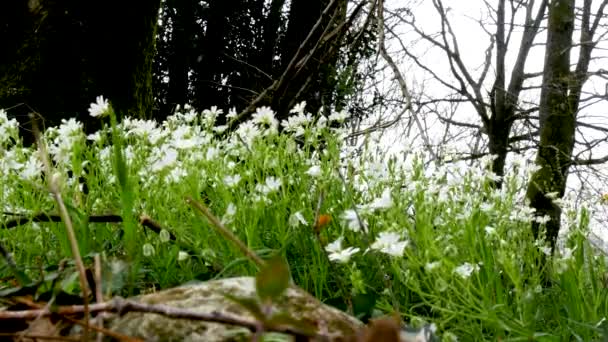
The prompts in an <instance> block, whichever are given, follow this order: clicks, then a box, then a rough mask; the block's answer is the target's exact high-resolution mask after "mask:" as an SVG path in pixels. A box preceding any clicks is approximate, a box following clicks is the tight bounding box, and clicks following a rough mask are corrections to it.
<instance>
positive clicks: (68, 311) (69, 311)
mask: <svg viewBox="0 0 608 342" xmlns="http://www.w3.org/2000/svg"><path fill="white" fill-rule="evenodd" d="M87 310H88V312H90V313H99V312H114V313H118V314H120V315H124V314H126V313H128V312H143V313H155V314H159V315H162V316H165V317H168V318H173V319H189V320H195V321H205V322H212V323H220V324H229V325H235V326H241V327H245V328H247V329H249V330H251V331H252V332H254V331H256V329H257V322H256V321H253V320H247V319H242V318H239V317H235V316H233V315H226V314H223V313H221V312H218V311H213V312H210V313H205V312H200V311H195V310H189V309H183V308H175V307H172V306H168V305H154V304H145V303H138V302H134V301H131V300H126V299H123V298H120V297H116V298H114V299H112V300H111V301H108V302H104V303H95V304H91V305H89V306H88V308H87ZM84 311H85V306H84V305H66V306H59V307H56V308H53V310H50V309H33V310H22V311H0V320H6V319H32V318H35V317H48V316H51V315H55V314H57V315H62V316H64V315H74V314H81V313H83V312H84ZM91 328H92V329H99V328H97V327H91ZM264 328H265V329H266V331H270V332H278V333H284V334H289V335H292V336H296V337H298V336H299V337H313V338H328V336H325V335H322V334H318V333H310V332H307V331H303V330H300V329H299V328H297V327H292V326H283V325H274V324H269V325H266V326H264Z"/></svg>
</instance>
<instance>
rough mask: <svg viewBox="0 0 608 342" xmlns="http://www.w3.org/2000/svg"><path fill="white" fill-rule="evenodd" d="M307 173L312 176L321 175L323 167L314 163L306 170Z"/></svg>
mask: <svg viewBox="0 0 608 342" xmlns="http://www.w3.org/2000/svg"><path fill="white" fill-rule="evenodd" d="M306 174H307V175H309V176H311V177H319V176H320V175H321V167H320V166H319V165H313V166H311V167H310V168H309V169H308V171H306Z"/></svg>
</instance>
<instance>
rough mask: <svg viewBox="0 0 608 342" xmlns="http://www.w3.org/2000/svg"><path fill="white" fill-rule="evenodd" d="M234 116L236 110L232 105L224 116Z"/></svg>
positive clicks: (230, 117)
mask: <svg viewBox="0 0 608 342" xmlns="http://www.w3.org/2000/svg"><path fill="white" fill-rule="evenodd" d="M236 116H237V112H236V108H234V107H232V108H230V110H229V111H228V114H226V118H228V119H232V118H236Z"/></svg>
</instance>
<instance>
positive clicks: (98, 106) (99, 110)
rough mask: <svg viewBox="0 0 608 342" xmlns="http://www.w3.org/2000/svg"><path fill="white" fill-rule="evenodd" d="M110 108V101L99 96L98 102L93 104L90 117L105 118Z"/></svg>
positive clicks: (90, 108)
mask: <svg viewBox="0 0 608 342" xmlns="http://www.w3.org/2000/svg"><path fill="white" fill-rule="evenodd" d="M109 108H110V104H109V103H108V100H106V99H104V98H103V96H101V95H100V96H97V98H96V102H94V103H91V106H90V107H89V115H91V116H92V117H94V118H95V117H98V116H103V115H105V114H106V112H107V111H108V109H109Z"/></svg>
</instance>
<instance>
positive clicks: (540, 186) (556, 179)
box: [527, 0, 578, 249]
mask: <svg viewBox="0 0 608 342" xmlns="http://www.w3.org/2000/svg"><path fill="white" fill-rule="evenodd" d="M574 2H575V1H574V0H553V1H552V2H551V4H550V5H549V21H548V27H547V46H546V52H545V66H544V71H543V72H544V75H543V87H542V90H541V95H540V107H539V115H540V145H539V147H538V153H537V157H536V163H537V164H538V166H539V167H540V169H539V170H538V171H537V172H535V173H534V174H533V175H532V178H531V180H530V183H529V185H528V190H527V197H528V199H529V200H530V205H531V207H532V208H534V209H536V215H537V216H540V217H542V216H548V217H549V218H550V220H549V221H548V222H547V223H546V232H545V236H542V235H541V226H540V224H539V223H537V222H534V223H533V224H532V230H533V233H534V237H535V238H546V240H547V242H549V243H550V245H551V247H552V248H553V249H554V248H555V243H556V240H557V236H558V233H559V230H560V216H561V208H560V207H559V206H558V205H557V204H555V203H554V202H553V201H552V199H551V197H552V196H551V195H550V194H556V195H557V197H559V198H561V197H562V196H563V195H564V192H565V189H566V181H567V179H568V168H569V167H570V165H571V158H572V149H573V147H574V133H575V128H576V113H577V110H578V108H577V107H578V103H576V104H574V103H571V101H570V95H571V94H570V90H571V87H572V83H573V82H574V79H573V73H572V72H571V71H570V50H571V49H572V34H573V30H574V19H575V16H574ZM577 96H578V95H577ZM573 104H574V105H573ZM553 198H555V197H553Z"/></svg>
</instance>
